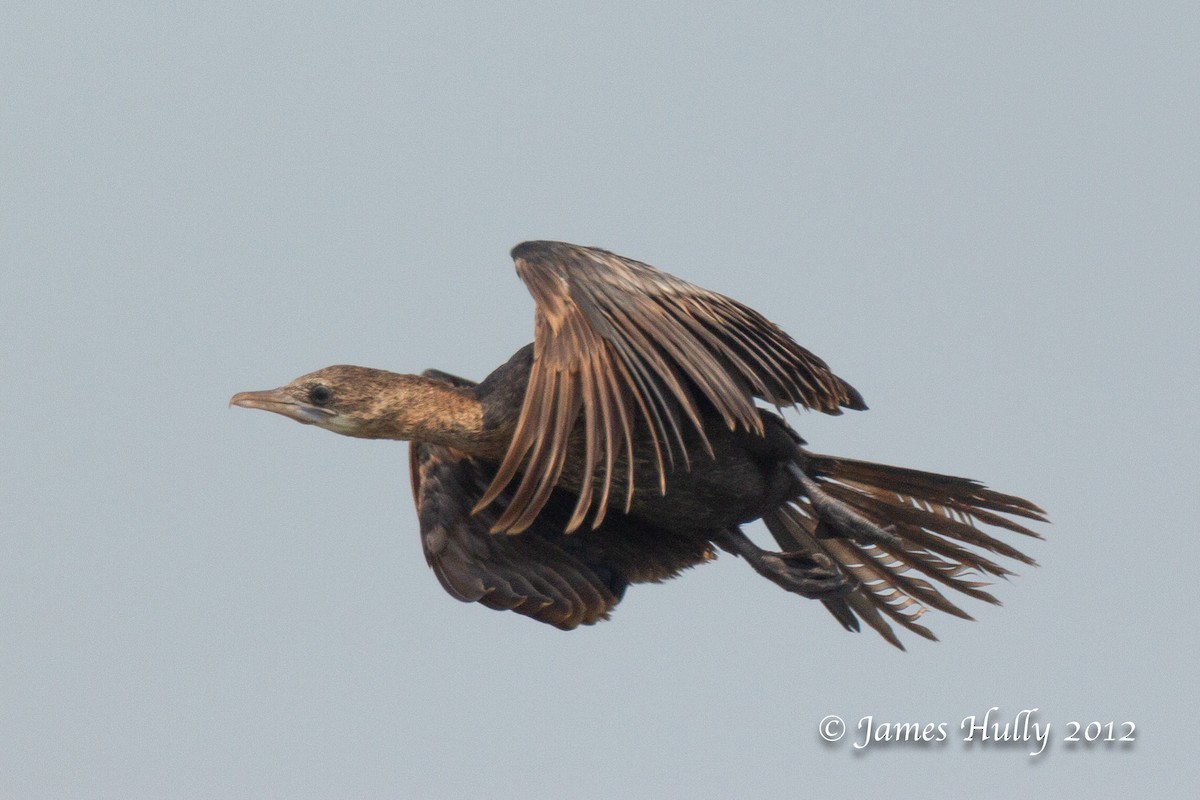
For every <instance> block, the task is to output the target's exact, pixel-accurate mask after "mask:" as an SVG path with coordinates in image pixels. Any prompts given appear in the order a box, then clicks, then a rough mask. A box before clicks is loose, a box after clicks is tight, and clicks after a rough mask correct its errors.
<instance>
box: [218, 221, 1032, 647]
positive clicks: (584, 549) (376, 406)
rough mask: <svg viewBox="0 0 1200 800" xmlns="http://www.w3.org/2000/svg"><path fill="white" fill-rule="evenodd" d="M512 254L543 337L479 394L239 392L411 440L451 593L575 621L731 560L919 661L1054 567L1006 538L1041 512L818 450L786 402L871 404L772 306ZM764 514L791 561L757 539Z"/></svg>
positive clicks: (382, 385)
mask: <svg viewBox="0 0 1200 800" xmlns="http://www.w3.org/2000/svg"><path fill="white" fill-rule="evenodd" d="M511 255H512V259H513V261H514V263H515V266H516V271H517V274H518V275H519V276H520V278H521V279H522V280H523V281H524V283H525V285H526V287H527V288H528V290H529V292H530V294H531V295H532V296H533V299H534V303H535V313H534V337H533V342H532V343H531V344H527V345H525V346H524V347H522V348H520V349H519V350H517V351H516V353H515V354H514V355H513V356H512V357H511V358H510V359H509V360H508V361H507V362H505V363H504V364H502V365H501V366H499V367H498V368H496V369H495V370H494V371H493V372H492V373H491V374H489V375H488V376H486V377H485V378H484V379H483V380H482V381H480V382H478V383H476V382H474V381H471V380H468V379H465V378H460V377H456V376H454V375H451V374H449V373H446V372H442V371H439V370H434V369H430V370H426V371H424V372H422V373H421V374H419V375H417V374H398V373H394V372H389V371H385V370H381V369H373V368H368V367H360V366H351V365H336V366H330V367H326V368H324V369H320V370H318V371H316V372H312V373H309V374H306V375H303V376H301V377H299V378H296V379H295V380H293V381H291V382H290V383H288V384H286V385H284V386H281V387H280V388H277V389H272V390H268V391H254V392H239V393H238V394H235V395H234V396H233V397H232V398H231V399H230V404H231V405H234V406H239V407H244V408H251V409H261V410H265V411H271V412H274V413H276V414H280V415H282V416H285V417H288V418H290V419H292V420H295V421H296V422H300V423H303V424H306V425H315V426H317V427H319V428H324V429H325V430H329V431H332V432H334V433H338V434H341V435H344V436H352V437H358V438H366V439H387V440H404V441H408V442H409V443H410V448H409V462H410V472H411V483H412V492H413V497H414V502H415V506H416V511H417V519H418V527H419V530H420V537H421V545H422V548H423V551H424V554H425V559H426V561H427V563H428V565H429V566H430V567H431V568H432V570H433V572H434V573H435V575H436V576H437V579H438V580H439V582H440V583H441V585H442V587H443V588H444V589H445V590H446V592H448V593H449V594H450V595H451V596H453V597H454V598H456V599H458V600H461V601H464V602H476V603H479V604H481V605H483V606H486V607H488V608H491V609H496V610H510V611H514V612H516V613H518V614H521V615H524V616H526V617H529V618H531V619H534V620H537V621H539V622H542V623H546V624H549V625H552V626H554V627H557V628H560V629H563V630H572V629H575V628H577V627H579V626H581V625H583V626H586V625H592V624H595V623H597V622H599V621H601V620H606V619H608V618H609V617H610V615H611V614H612V611H613V609H614V607H615V606H616V605H617V604H618V603H619V602H620V601H621V599H622V598H623V597H624V595H625V594H626V590H627V589H628V587H629V586H631V585H634V584H641V583H648V582H662V581H665V580H667V579H670V578H673V577H675V576H677V575H679V574H680V573H681V572H682V571H684V570H686V569H688V568H691V567H694V566H697V565H700V564H704V563H706V562H709V561H712V560H714V559H715V558H716V557H717V555H718V553H719V552H725V553H727V554H730V555H732V556H734V557H737V558H740V559H742V560H744V561H745V562H746V563H747V564H748V565H749V566H750V567H751V568H753V570H754V571H755V572H756V573H757V574H758V575H760V576H762V577H764V578H766V579H767V580H769V581H771V582H772V583H774V584H776V585H777V586H779V587H781V588H782V589H784V590H786V591H788V592H791V593H793V594H796V595H799V596H801V597H804V598H809V599H813V600H817V601H820V602H821V603H823V604H824V606H825V607H826V609H827V610H828V611H829V612H830V614H831V615H832V617H833V618H834V619H835V620H836V621H837V622H838V623H840V624H841V625H842V626H843V627H844V628H846V629H847V630H851V631H858V630H860V629H861V626H862V624H866V625H867V626H868V627H870V628H871V629H873V630H875V631H876V632H877V633H878V634H879V635H880V636H882V637H883V638H884V639H885V640H886V641H888V642H889V643H891V644H892V645H894V646H896V647H898V648H900V649H904V644H903V643H902V641H901V640H900V638H899V636H898V635H897V632H896V629H895V628H894V627H893V625H895V626H898V627H899V628H900V629H904V630H908V631H911V632H912V633H915V634H917V635H918V636H921V637H924V638H926V639H931V640H936V638H937V637H936V636H935V634H934V633H933V632H932V631H931V630H930V629H929V628H928V627H926V626H925V625H924V624H923V623H922V622H920V621H918V620H919V619H920V618H921V617H922V616H923V615H924V614H925V613H926V612H927V611H929V610H930V609H935V610H938V611H941V612H945V613H948V614H951V615H954V616H958V617H961V618H965V619H971V616H970V614H968V613H967V612H966V611H964V610H963V609H962V608H961V607H960V606H959V605H958V604H957V603H958V602H961V598H959V597H958V595H964V596H967V597H971V598H975V599H977V600H982V601H985V602H989V603H995V604H998V600H997V599H996V598H995V597H994V596H993V595H992V594H991V593H990V592H989V591H987V589H986V588H985V587H987V586H988V585H989V583H990V582H991V581H992V579H994V578H1005V577H1007V576H1009V575H1012V574H1013V572H1012V571H1011V570H1010V569H1009V567H1008V566H1006V565H1005V563H1001V561H1002V560H1004V559H1007V560H1008V561H1015V562H1019V563H1022V564H1026V565H1034V564H1035V563H1036V562H1035V561H1034V560H1033V559H1032V558H1030V557H1029V556H1027V555H1025V553H1023V552H1022V551H1020V550H1018V549H1017V548H1016V547H1014V546H1013V545H1011V544H1009V543H1007V542H1006V541H1004V540H1003V538H1001V537H1002V536H1005V535H1006V534H1004V533H1000V532H1001V531H1004V532H1007V534H1017V535H1020V536H1024V537H1032V538H1039V539H1040V538H1042V537H1041V535H1040V534H1039V533H1037V532H1036V531H1034V530H1032V529H1031V528H1030V527H1028V525H1029V524H1032V523H1037V522H1046V521H1047V517H1046V515H1045V512H1044V511H1043V510H1042V509H1041V508H1039V507H1038V506H1037V505H1035V504H1034V503H1032V502H1030V501H1028V500H1024V499H1022V498H1020V497H1016V496H1013V495H1008V494H1002V493H1000V492H997V491H993V490H991V489H989V488H986V487H985V486H984V485H983V484H981V483H980V482H978V481H975V480H972V479H968V478H959V477H954V476H951V475H944V474H939V473H935V472H926V471H922V470H916V469H909V468H904V467H894V466H888V465H884V464H877V463H872V462H868V461H861V460H857V459H850V458H839V457H834V456H828V455H822V454H819V453H816V452H813V451H812V450H810V449H808V446H807V442H805V441H804V439H802V438H801V437H800V436H799V434H797V433H796V432H795V430H793V428H792V426H791V425H790V424H789V423H788V421H787V420H786V419H785V417H784V416H783V412H784V411H785V410H788V409H807V410H812V411H817V412H822V413H825V414H831V415H837V414H841V413H843V412H844V411H846V410H864V409H866V408H867V406H866V403H865V402H864V401H863V398H862V395H861V394H860V393H859V392H858V391H857V390H856V389H854V387H852V386H851V385H850V384H849V383H847V382H846V381H845V380H843V379H842V378H840V377H838V376H837V375H835V374H834V373H833V371H832V370H831V369H830V368H829V366H828V365H827V364H826V363H825V361H823V360H822V359H821V358H819V357H817V356H816V355H814V354H813V353H812V352H810V351H808V350H807V349H805V348H804V347H801V346H800V345H799V344H797V343H796V342H795V341H794V340H793V339H792V338H791V336H789V335H788V334H787V333H786V332H785V331H783V330H782V329H781V328H780V327H779V326H777V325H776V324H774V323H773V322H771V321H769V320H768V319H767V318H766V317H764V316H763V315H762V314H760V313H759V312H757V311H755V310H753V309H751V308H750V307H748V306H746V305H744V304H742V303H740V302H738V301H736V300H733V299H731V298H729V297H726V296H724V295H722V294H718V293H716V292H713V291H709V290H707V289H703V288H701V287H699V286H696V285H694V284H691V283H689V282H687V281H685V280H683V279H680V278H677V277H675V276H673V275H671V274H668V273H667V272H664V271H660V270H658V269H655V268H654V267H651V266H649V265H648V264H645V263H642V262H640V261H636V260H633V259H630V258H626V257H623V256H620V255H617V254H615V253H613V252H610V251H608V250H603V249H600V248H596V247H584V246H580V245H574V244H568V243H566V242H554V241H530V242H524V243H522V244H519V245H517V246H516V247H515V248H513V250H512V253H511ZM756 520H762V522H763V523H765V527H766V529H767V531H768V532H769V534H770V536H771V537H772V538H773V539H774V541H775V543H776V544H777V545H778V548H779V549H778V550H774V549H767V548H763V547H760V546H758V545H757V544H755V542H754V541H753V540H752V539H751V538H750V537H749V536H747V534H746V533H745V532H744V531H743V526H745V525H747V524H748V523H751V522H753V521H756ZM947 592H951V596H952V597H954V599H953V600H952V599H951V597H949V596H947ZM956 601H957V602H956Z"/></svg>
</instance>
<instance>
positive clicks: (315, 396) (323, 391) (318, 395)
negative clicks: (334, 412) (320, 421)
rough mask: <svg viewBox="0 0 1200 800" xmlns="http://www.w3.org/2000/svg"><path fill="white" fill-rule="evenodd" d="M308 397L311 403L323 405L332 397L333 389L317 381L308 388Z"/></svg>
mask: <svg viewBox="0 0 1200 800" xmlns="http://www.w3.org/2000/svg"><path fill="white" fill-rule="evenodd" d="M308 399H309V400H311V401H312V402H313V405H317V406H323V405H325V404H326V403H328V402H329V401H330V400H332V399H333V389H330V388H329V387H328V386H326V385H325V384H323V383H318V384H317V385H316V386H313V387H312V388H311V389H309V390H308Z"/></svg>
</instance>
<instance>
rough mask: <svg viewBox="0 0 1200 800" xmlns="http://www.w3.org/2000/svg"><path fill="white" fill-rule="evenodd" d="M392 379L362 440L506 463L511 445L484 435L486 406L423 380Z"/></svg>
mask: <svg viewBox="0 0 1200 800" xmlns="http://www.w3.org/2000/svg"><path fill="white" fill-rule="evenodd" d="M390 378H391V380H389V384H390V385H387V386H384V387H381V391H379V392H378V394H377V395H376V407H375V409H373V413H372V414H371V416H372V418H373V419H372V423H371V424H370V425H368V426H364V428H363V430H362V432H361V433H360V434H359V435H360V436H366V437H368V438H372V439H403V440H405V441H419V442H429V443H431V444H440V445H444V446H446V447H453V448H454V449H456V450H461V451H462V452H465V453H467V454H469V455H474V456H478V457H481V458H488V459H497V460H498V459H499V458H501V457H503V455H504V451H505V449H506V447H507V445H508V442H507V441H506V440H503V441H498V440H500V439H504V437H502V436H497V435H496V433H497V432H488V431H486V430H485V429H484V419H483V406H482V405H481V404H480V402H479V400H478V399H476V397H475V393H474V392H473V391H472V390H471V389H469V388H460V387H456V386H451V385H450V384H448V383H446V382H445V381H440V380H436V379H434V378H426V377H425V376H423V375H391V376H390Z"/></svg>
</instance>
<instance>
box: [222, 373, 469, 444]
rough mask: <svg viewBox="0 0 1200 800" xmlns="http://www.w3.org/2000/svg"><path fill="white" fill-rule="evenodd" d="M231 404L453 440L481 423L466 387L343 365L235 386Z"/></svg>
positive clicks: (344, 430)
mask: <svg viewBox="0 0 1200 800" xmlns="http://www.w3.org/2000/svg"><path fill="white" fill-rule="evenodd" d="M229 404H230V405H235V406H241V407H242V408H261V409H262V410H264V411H273V412H275V413H276V414H282V415H283V416H285V417H289V418H291V419H294V420H296V421H297V422H302V423H304V424H305V425H317V426H318V427H321V428H325V429H326V430H330V431H333V432H334V433H340V434H342V435H344V436H357V437H360V438H364V439H405V440H408V439H413V438H419V439H422V440H427V441H442V440H447V437H450V440H454V441H457V440H456V439H454V437H456V436H459V435H469V434H470V433H471V432H473V431H478V430H479V428H480V426H481V425H482V411H481V409H480V406H479V403H478V401H477V400H475V399H474V397H473V396H472V395H471V393H470V390H464V389H461V388H458V387H455V386H453V385H451V384H450V383H448V382H446V381H443V380H437V379H434V378H430V377H425V376H421V375H400V374H397V373H395V372H387V371H385V370H381V369H371V368H369V367H352V366H347V365H338V366H335V367H326V368H325V369H320V370H317V371H316V372H310V373H309V374H307V375H301V376H300V377H299V378H296V380H294V381H292V382H291V383H289V384H287V385H286V386H280V387H279V388H278V389H270V390H267V391H265V392H239V393H237V394H235V395H234V396H233V397H232V398H230V400H229Z"/></svg>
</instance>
